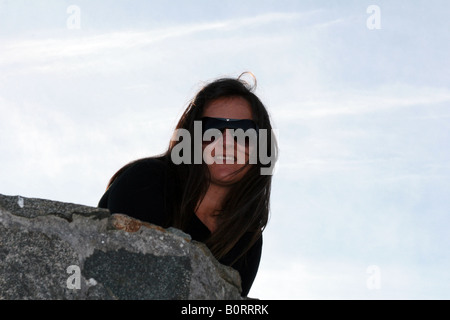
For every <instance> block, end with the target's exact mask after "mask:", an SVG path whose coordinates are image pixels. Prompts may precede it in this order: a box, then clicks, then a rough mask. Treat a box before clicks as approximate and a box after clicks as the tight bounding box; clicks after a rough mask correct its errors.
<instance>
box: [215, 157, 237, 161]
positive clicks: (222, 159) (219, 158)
mask: <svg viewBox="0 0 450 320" xmlns="http://www.w3.org/2000/svg"><path fill="white" fill-rule="evenodd" d="M214 159H216V160H220V161H227V160H231V161H234V157H230V156H226V157H224V156H215V157H214Z"/></svg>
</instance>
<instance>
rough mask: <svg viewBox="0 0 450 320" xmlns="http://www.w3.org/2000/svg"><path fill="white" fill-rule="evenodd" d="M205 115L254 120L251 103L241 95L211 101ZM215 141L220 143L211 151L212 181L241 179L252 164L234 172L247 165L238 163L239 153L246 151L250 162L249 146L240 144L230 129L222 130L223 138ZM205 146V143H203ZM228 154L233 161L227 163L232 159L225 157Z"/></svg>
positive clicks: (209, 167) (221, 182) (210, 171)
mask: <svg viewBox="0 0 450 320" xmlns="http://www.w3.org/2000/svg"><path fill="white" fill-rule="evenodd" d="M203 117H212V118H229V119H251V120H253V116H252V109H251V107H250V104H249V103H248V102H247V100H245V99H244V98H241V97H226V98H219V99H216V100H213V101H211V102H210V103H208V104H207V105H206V106H205V109H204V111H203ZM213 143H215V144H217V143H218V145H215V146H214V149H212V151H211V156H212V157H214V159H215V161H214V163H213V164H209V165H208V169H209V173H210V176H211V183H214V184H219V185H229V184H231V183H234V182H237V181H239V180H240V179H241V178H242V177H243V176H244V175H245V173H246V172H247V171H248V170H249V168H250V165H248V166H247V167H246V168H245V169H243V170H242V171H240V172H239V173H237V174H233V173H235V172H236V171H237V170H239V169H241V168H242V167H244V166H245V164H241V163H237V162H238V161H237V158H238V153H245V155H244V156H245V162H248V158H249V146H248V145H246V146H241V145H238V144H237V143H236V142H235V141H234V138H233V137H232V136H231V135H230V132H229V130H228V129H226V130H225V131H224V132H222V139H219V140H216V141H214V142H213ZM206 145H207V144H206ZM204 148H205V144H204V145H203V149H204ZM226 156H233V157H234V159H233V163H226V162H227V161H228V162H230V160H231V159H230V158H228V159H227V158H225V157H226ZM217 162H219V163H217ZM220 162H222V163H220Z"/></svg>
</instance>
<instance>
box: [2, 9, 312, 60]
mask: <svg viewBox="0 0 450 320" xmlns="http://www.w3.org/2000/svg"><path fill="white" fill-rule="evenodd" d="M309 14H310V13H309V12H308V13H270V14H263V15H259V16H256V17H245V18H240V19H229V20H224V21H217V22H203V23H197V24H187V25H186V24H182V25H177V26H174V27H167V28H161V29H153V30H148V31H140V30H138V31H136V30H130V31H118V32H110V33H105V34H100V35H89V36H80V37H74V38H50V39H45V40H28V39H25V40H14V41H12V42H11V41H10V42H6V43H3V45H1V46H0V50H1V51H2V59H1V60H0V67H2V66H5V65H9V64H16V63H32V64H35V65H37V66H40V67H42V68H44V69H45V65H47V64H49V63H57V62H58V61H59V60H61V59H72V58H83V57H87V56H96V55H102V54H105V53H110V52H111V50H117V51H118V52H123V51H124V50H129V49H137V48H142V47H145V46H149V45H152V44H155V43H159V42H161V41H164V40H168V39H172V38H177V37H186V36H191V35H195V34H198V33H201V32H208V31H220V30H223V31H232V30H238V29H242V28H248V27H255V26H263V25H267V24H271V23H278V22H287V21H294V20H298V19H302V18H303V17H306V16H308V15H309Z"/></svg>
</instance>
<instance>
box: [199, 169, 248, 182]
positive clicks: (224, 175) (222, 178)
mask: <svg viewBox="0 0 450 320" xmlns="http://www.w3.org/2000/svg"><path fill="white" fill-rule="evenodd" d="M242 167H243V165H227V164H213V165H210V166H208V168H209V173H210V175H211V182H212V183H214V184H218V185H224V186H226V185H232V184H233V183H236V182H238V181H239V180H241V179H242V177H243V176H244V175H245V173H246V172H247V171H248V169H245V170H242V171H240V172H239V173H237V174H233V173H234V172H236V171H238V170H239V169H241V168H242Z"/></svg>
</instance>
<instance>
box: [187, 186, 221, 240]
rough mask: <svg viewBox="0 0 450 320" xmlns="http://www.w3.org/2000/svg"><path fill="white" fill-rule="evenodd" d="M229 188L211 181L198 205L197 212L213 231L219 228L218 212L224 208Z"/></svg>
mask: <svg viewBox="0 0 450 320" xmlns="http://www.w3.org/2000/svg"><path fill="white" fill-rule="evenodd" d="M229 190H230V188H229V187H224V186H219V185H217V184H213V183H211V184H210V185H209V188H208V190H207V191H206V194H205V196H204V197H203V200H202V201H201V202H200V204H199V205H198V207H197V210H196V212H195V214H196V215H197V217H198V218H199V219H200V221H201V222H203V224H204V225H205V226H206V227H208V229H209V231H211V233H213V232H214V231H215V230H216V229H217V214H218V213H219V212H220V210H221V209H222V204H223V200H224V199H225V197H226V195H227V194H228V191H229Z"/></svg>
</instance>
